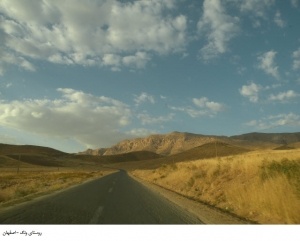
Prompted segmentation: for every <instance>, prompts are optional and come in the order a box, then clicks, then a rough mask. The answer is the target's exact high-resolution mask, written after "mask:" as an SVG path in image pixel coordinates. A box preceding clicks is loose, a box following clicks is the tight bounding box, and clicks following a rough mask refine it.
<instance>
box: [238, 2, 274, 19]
mask: <svg viewBox="0 0 300 241" xmlns="http://www.w3.org/2000/svg"><path fill="white" fill-rule="evenodd" d="M236 2H238V3H240V10H241V11H242V12H245V13H249V12H251V13H253V14H255V15H256V16H258V17H263V18H264V17H265V12H266V9H268V8H269V7H271V6H272V5H273V4H274V3H275V0H246V1H244V0H237V1H236Z"/></svg>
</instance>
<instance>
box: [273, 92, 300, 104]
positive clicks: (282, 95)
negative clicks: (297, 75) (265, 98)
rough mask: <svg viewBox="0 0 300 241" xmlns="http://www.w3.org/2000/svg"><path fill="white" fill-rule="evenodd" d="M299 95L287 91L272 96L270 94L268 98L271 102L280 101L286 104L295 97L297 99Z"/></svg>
mask: <svg viewBox="0 0 300 241" xmlns="http://www.w3.org/2000/svg"><path fill="white" fill-rule="evenodd" d="M298 96H299V94H298V93H296V92H295V91H293V90H288V91H286V92H281V93H279V94H277V95H273V94H271V95H270V97H269V100H272V101H280V102H287V101H289V100H291V99H294V98H296V97H298Z"/></svg>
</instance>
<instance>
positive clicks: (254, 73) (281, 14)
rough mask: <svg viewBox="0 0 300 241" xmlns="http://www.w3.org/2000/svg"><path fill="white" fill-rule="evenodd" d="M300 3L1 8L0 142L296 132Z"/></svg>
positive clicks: (100, 1)
mask: <svg viewBox="0 0 300 241" xmlns="http://www.w3.org/2000/svg"><path fill="white" fill-rule="evenodd" d="M299 23H300V0H284V1H283V0H247V1H244V0H204V1H202V0H138V1H133V0H88V1H81V0H66V1H61V0H42V1H41V0H30V1H24V0H1V1H0V143H8V144H31V145H41V146H48V147H52V148H55V149H58V150H62V151H66V152H78V151H83V150H85V149H87V148H100V147H109V146H111V145H113V144H116V143H117V142H119V141H121V140H124V139H131V138H136V137H144V136H148V135H150V134H156V133H169V132H173V131H179V132H190V133H197V134H206V135H226V136H232V135H239V134H243V133H249V132H265V133H274V132H298V131H299V130H300V111H299V103H300V27H299Z"/></svg>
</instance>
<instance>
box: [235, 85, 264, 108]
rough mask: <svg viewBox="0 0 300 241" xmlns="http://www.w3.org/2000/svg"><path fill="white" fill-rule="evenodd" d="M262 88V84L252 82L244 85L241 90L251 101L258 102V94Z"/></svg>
mask: <svg viewBox="0 0 300 241" xmlns="http://www.w3.org/2000/svg"><path fill="white" fill-rule="evenodd" d="M261 89H262V87H261V86H260V85H257V84H255V83H251V84H249V85H243V86H242V88H241V89H240V90H239V92H240V94H241V95H242V96H244V97H246V98H249V100H250V101H251V102H253V103H256V102H257V101H258V99H259V97H258V94H259V92H260V90H261Z"/></svg>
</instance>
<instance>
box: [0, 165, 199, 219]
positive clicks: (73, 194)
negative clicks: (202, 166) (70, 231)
mask: <svg viewBox="0 0 300 241" xmlns="http://www.w3.org/2000/svg"><path fill="white" fill-rule="evenodd" d="M0 223H2V224H197V223H201V221H200V220H199V219H198V218H196V217H195V216H194V215H192V214H190V213H188V212H186V211H185V210H184V209H182V208H180V207H179V206H176V205H175V204H173V203H171V202H170V201H169V200H167V199H165V198H164V197H162V196H160V195H159V194H157V193H154V192H152V191H151V190H149V189H148V188H146V187H145V186H143V185H142V184H140V183H139V182H137V181H135V180H134V179H132V178H131V177H130V176H128V175H127V173H126V172H125V171H122V170H121V171H119V172H116V173H113V174H110V175H108V176H105V177H102V178H99V179H97V180H94V181H91V182H88V183H85V184H82V185H79V186H76V187H73V188H70V189H67V190H66V191H63V192H60V193H57V194H55V195H51V196H49V197H46V198H43V199H41V200H39V201H33V202H29V203H27V204H23V205H19V206H16V207H14V208H10V209H9V210H4V211H2V212H0Z"/></svg>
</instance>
